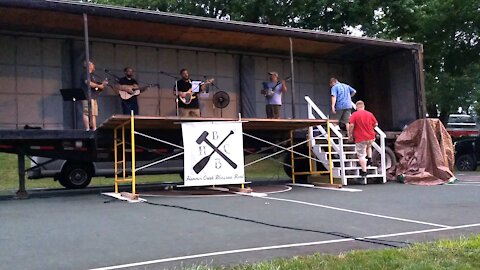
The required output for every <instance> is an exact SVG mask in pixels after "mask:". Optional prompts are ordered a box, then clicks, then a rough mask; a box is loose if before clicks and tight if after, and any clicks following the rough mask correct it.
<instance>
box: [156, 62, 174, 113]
mask: <svg viewBox="0 0 480 270" xmlns="http://www.w3.org/2000/svg"><path fill="white" fill-rule="evenodd" d="M159 73H160V74H162V75H165V76H167V77H170V78H173V79H175V112H176V115H177V117H178V115H179V111H178V85H177V81H178V80H179V78H178V77H177V76H174V75H172V74H169V73H166V72H164V71H160V72H159Z"/></svg>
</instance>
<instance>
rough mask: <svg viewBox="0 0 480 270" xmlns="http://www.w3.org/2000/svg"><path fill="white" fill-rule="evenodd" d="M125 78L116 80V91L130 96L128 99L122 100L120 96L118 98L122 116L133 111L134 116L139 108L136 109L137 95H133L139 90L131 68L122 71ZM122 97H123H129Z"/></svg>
mask: <svg viewBox="0 0 480 270" xmlns="http://www.w3.org/2000/svg"><path fill="white" fill-rule="evenodd" d="M123 72H124V74H125V77H123V78H120V79H119V80H118V84H119V87H118V90H119V91H123V92H126V93H127V94H129V95H131V97H129V98H128V99H124V98H123V97H122V95H121V96H120V100H121V102H122V112H123V114H128V115H130V112H131V111H133V114H134V115H138V112H139V108H138V101H137V95H134V93H135V91H134V90H136V89H140V87H139V86H138V82H137V80H135V79H134V78H133V68H131V67H126V68H124V69H123ZM129 95H123V96H129Z"/></svg>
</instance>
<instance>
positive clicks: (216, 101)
mask: <svg viewBox="0 0 480 270" xmlns="http://www.w3.org/2000/svg"><path fill="white" fill-rule="evenodd" d="M229 103H230V96H229V95H228V93H227V92H225V91H218V92H216V93H215V94H214V95H213V106H215V108H219V109H220V117H223V108H226V107H227V106H228V104H229Z"/></svg>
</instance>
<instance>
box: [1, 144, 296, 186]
mask: <svg viewBox="0 0 480 270" xmlns="http://www.w3.org/2000/svg"><path fill="white" fill-rule="evenodd" d="M254 158H255V156H249V157H247V158H246V160H245V163H247V162H250V161H251V160H253V159H254ZM280 158H281V159H283V156H282V157H280ZM25 162H26V163H27V166H26V167H27V168H28V167H30V161H29V160H28V159H26V161H25ZM17 168H18V167H17V156H16V155H13V154H5V153H0V175H1V178H0V191H15V190H17V189H18V171H17ZM245 174H246V177H247V181H250V180H253V179H254V180H278V179H287V178H288V176H287V175H286V174H285V172H284V171H283V166H282V165H280V164H279V163H277V162H274V161H271V160H266V161H262V162H259V163H256V164H254V165H252V166H249V167H247V168H246V169H245ZM161 182H182V180H181V178H180V176H179V175H178V174H163V175H140V176H138V177H137V183H139V184H146V183H161ZM109 185H112V186H113V178H105V177H94V178H93V179H92V182H91V183H90V186H109ZM26 187H27V190H28V189H39V188H63V186H62V185H60V183H58V182H57V181H54V180H53V178H43V179H33V180H30V179H27V181H26Z"/></svg>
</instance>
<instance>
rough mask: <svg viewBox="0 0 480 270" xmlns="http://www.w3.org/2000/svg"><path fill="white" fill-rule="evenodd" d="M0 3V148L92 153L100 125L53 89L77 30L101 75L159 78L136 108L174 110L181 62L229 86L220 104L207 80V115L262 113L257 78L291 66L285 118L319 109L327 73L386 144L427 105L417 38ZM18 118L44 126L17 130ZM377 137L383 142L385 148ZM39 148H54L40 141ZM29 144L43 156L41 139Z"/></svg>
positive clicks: (85, 6)
mask: <svg viewBox="0 0 480 270" xmlns="http://www.w3.org/2000/svg"><path fill="white" fill-rule="evenodd" d="M0 14H1V16H0V46H1V48H0V82H1V83H0V100H1V101H2V106H0V110H1V113H0V128H1V129H2V130H1V131H0V144H1V145H2V146H1V147H2V148H1V149H0V150H2V151H8V152H14V153H22V152H23V151H25V150H24V149H23V150H22V149H16V148H15V149H12V148H11V147H12V145H9V144H8V143H5V142H7V141H8V140H11V139H15V140H17V141H19V142H23V143H22V145H23V146H35V147H37V146H38V147H40V146H41V145H37V144H39V142H42V144H43V142H46V141H47V139H48V140H50V141H49V142H55V143H56V144H55V145H57V146H58V145H60V144H61V143H63V142H65V143H66V144H67V145H68V143H67V142H66V141H70V143H73V144H74V145H73V146H72V147H73V148H74V149H77V148H78V147H75V146H79V145H81V147H80V149H82V151H85V152H86V153H84V154H79V155H73V157H72V158H74V159H75V158H77V157H78V158H80V157H81V158H82V160H83V158H84V157H85V158H91V160H90V161H94V160H98V159H99V157H100V156H101V153H99V151H98V149H97V147H98V144H99V143H100V144H101V143H102V142H101V140H102V139H101V138H102V136H99V135H98V134H92V133H86V132H82V131H80V129H82V128H83V126H82V125H81V115H82V113H81V104H80V102H72V101H64V100H62V97H61V95H60V92H59V89H73V88H79V87H81V80H80V77H81V72H82V68H83V67H82V62H83V61H84V59H85V55H86V53H85V47H86V46H85V40H88V42H87V44H88V46H89V51H88V53H89V54H90V58H91V59H93V61H94V62H95V64H96V65H97V72H98V73H99V74H101V75H103V70H104V69H108V70H110V72H112V73H115V74H121V73H122V70H123V68H124V67H126V66H133V67H134V68H135V70H136V77H137V78H138V80H139V81H141V82H144V83H158V84H159V85H160V87H158V89H151V90H149V91H146V92H144V93H143V94H142V95H140V96H139V104H140V107H141V111H140V114H141V115H146V116H159V117H170V116H175V98H174V96H173V95H172V86H173V83H174V81H173V79H172V78H170V77H168V76H165V75H164V74H167V73H168V74H178V71H179V69H180V68H183V67H186V68H188V69H189V70H190V73H191V76H192V77H193V78H200V79H201V78H203V77H204V76H207V77H214V78H216V85H217V86H218V87H219V89H220V90H222V91H225V92H227V93H228V94H229V96H230V104H229V106H227V107H226V108H223V109H219V108H216V107H215V106H212V98H213V93H215V92H216V91H218V90H217V89H215V88H213V89H211V93H210V95H206V96H204V97H203V98H202V100H201V104H200V107H201V111H202V116H205V117H211V118H220V117H225V118H237V115H238V114H239V113H241V115H242V117H246V118H264V117H265V112H264V97H263V96H262V95H261V94H260V91H259V89H260V88H261V82H262V81H263V80H265V79H266V78H265V75H266V73H267V72H268V71H271V70H275V71H277V72H278V73H279V74H280V77H281V78H285V77H288V76H292V80H291V81H290V83H289V84H288V92H287V94H286V95H284V100H283V101H284V102H283V104H284V105H283V106H282V118H285V119H289V118H294V119H308V118H311V117H314V116H315V117H317V118H326V117H327V114H328V113H327V112H329V107H330V94H329V86H328V79H329V77H331V76H336V77H337V78H339V80H340V81H342V82H345V83H348V84H350V85H352V86H353V87H354V88H355V89H356V90H357V97H356V98H358V99H362V100H364V101H365V102H366V104H367V108H368V109H369V110H370V111H372V112H373V113H374V114H375V115H376V116H377V119H378V121H379V124H380V127H381V128H382V129H383V130H385V131H386V132H385V133H383V132H381V131H380V132H379V133H380V137H385V138H386V142H385V144H386V145H389V144H391V142H392V139H394V137H395V134H397V133H398V132H399V131H400V130H401V129H402V128H403V127H404V126H405V125H407V124H409V123H411V122H412V121H414V120H416V119H418V118H423V117H424V116H425V112H426V109H425V95H424V84H423V67H422V57H423V49H422V46H421V45H420V44H415V43H407V42H396V41H387V40H380V39H372V38H365V37H353V36H347V35H342V34H335V33H327V32H322V31H311V30H303V29H295V28H286V27H279V26H271V25H261V24H252V23H243V22H234V21H220V20H216V19H210V18H201V17H195V16H188V15H180V14H172V13H164V12H156V11H149V10H141V9H133V8H124V7H113V6H106V5H97V4H92V3H82V2H76V1H75V2H74V1H54V0H50V1H48V0H45V1H13V0H11V1H9V0H6V1H1V2H0ZM85 21H87V25H88V35H87V36H86V35H85V32H86V31H85V30H86V29H85V28H84V25H85ZM292 70H293V71H294V72H292ZM306 96H308V97H306ZM305 97H306V98H305ZM99 106H100V108H101V109H100V115H99V119H98V122H100V123H101V122H104V121H106V120H107V119H108V118H110V116H112V115H114V114H118V113H119V112H120V101H119V98H118V97H117V94H116V93H115V92H114V91H113V90H112V89H111V88H109V89H107V90H106V91H104V92H103V93H102V94H101V95H100V97H99ZM24 126H34V127H41V128H42V130H20V129H22V128H23V127H24ZM338 135H339V136H341V134H338ZM72 136H73V137H76V138H75V139H72ZM36 137H38V138H39V139H40V140H39V141H36V140H35V139H36ZM42 137H45V138H46V139H45V140H41V138H42ZM303 137H305V136H303ZM70 139H71V140H70ZM340 142H342V140H337V141H336V144H335V145H334V146H335V147H337V148H338V149H337V150H336V151H337V152H339V151H340V152H341V151H344V149H343V148H344V147H348V146H343V145H340V144H341V143H340ZM380 144H381V142H379V149H380V152H382V151H385V150H382V147H381V146H380ZM45 147H47V148H48V149H57V147H53V148H52V145H48V144H47V143H46V144H45ZM38 149H41V148H38ZM44 149H46V148H44ZM383 149H384V148H383ZM377 150H378V149H377ZM345 152H348V151H345ZM386 152H387V154H388V153H391V152H390V151H388V149H387V150H386ZM28 154H33V155H39V156H50V154H47V151H40V150H39V151H33V152H31V153H30V152H29V153H28ZM64 154H65V153H64V152H56V151H55V153H54V156H55V157H56V158H60V159H68V158H70V157H69V156H66V155H64ZM99 155H100V156H99ZM388 157H390V158H394V157H392V156H391V155H390V156H388V155H387V163H388ZM348 158H349V157H348V156H344V155H343V154H342V155H340V157H339V161H338V162H339V163H340V164H338V165H339V175H343V176H342V177H343V178H345V169H347V170H348V168H349V167H348V166H352V164H353V163H350V164H346V163H345V164H344V162H346V159H348ZM352 162H353V161H352ZM342 164H343V165H342ZM384 167H385V166H384ZM343 180H345V179H343Z"/></svg>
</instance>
